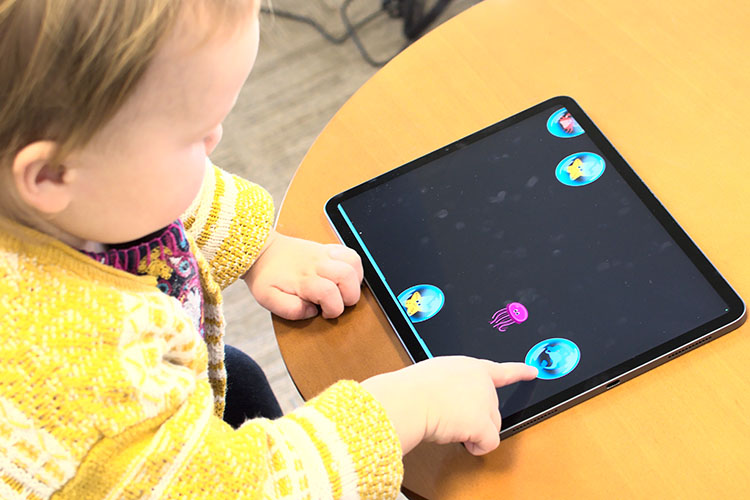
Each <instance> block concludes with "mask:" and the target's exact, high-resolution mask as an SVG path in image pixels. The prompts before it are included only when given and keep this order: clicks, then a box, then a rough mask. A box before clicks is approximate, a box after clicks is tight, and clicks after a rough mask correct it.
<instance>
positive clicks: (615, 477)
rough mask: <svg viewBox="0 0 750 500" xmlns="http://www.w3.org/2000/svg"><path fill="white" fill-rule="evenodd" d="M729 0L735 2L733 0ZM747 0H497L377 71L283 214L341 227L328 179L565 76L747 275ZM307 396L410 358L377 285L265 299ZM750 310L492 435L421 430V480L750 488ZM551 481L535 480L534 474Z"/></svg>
mask: <svg viewBox="0 0 750 500" xmlns="http://www.w3.org/2000/svg"><path fill="white" fill-rule="evenodd" d="M730 3H731V4H733V5H730ZM748 26H750V4H747V3H744V2H739V1H737V2H724V3H721V4H720V5H719V4H717V3H716V2H698V1H693V2H684V1H680V2H678V1H674V0H666V1H662V2H646V1H642V0H639V1H633V2H622V1H615V0H581V1H578V2H554V1H552V0H548V1H541V0H487V1H485V2H483V3H480V4H478V5H476V6H475V7H472V8H471V9H469V10H467V11H465V12H463V13H462V14H460V15H458V16H457V17H455V18H453V19H452V20H450V21H448V22H446V23H445V24H443V25H441V26H440V27H438V28H436V29H435V30H433V31H432V32H430V33H429V34H427V35H426V36H424V37H423V38H422V39H420V40H419V41H417V42H416V43H415V44H413V45H412V46H411V47H409V48H408V49H406V50H405V51H404V52H402V53H401V54H400V55H399V56H397V57H396V58H395V59H394V60H393V61H391V62H390V63H389V64H388V65H386V66H385V67H384V68H382V69H381V70H380V71H378V73H377V74H375V76H373V77H372V78H371V79H370V80H369V81H368V82H367V83H366V84H365V85H364V86H362V88H361V89H360V90H359V91H358V92H357V93H356V94H355V95H354V96H352V97H351V99H349V101H348V102H347V103H346V104H345V105H344V106H343V107H342V108H341V109H340V110H339V112H338V113H337V114H336V115H335V117H334V118H333V119H332V120H331V122H330V123H329V124H328V125H327V126H326V128H325V129H324V130H323V132H322V133H321V135H320V136H319V137H318V139H317V140H316V141H315V143H314V144H313V146H312V147H311V149H310V151H309V152H308V154H307V156H306V157H305V159H304V161H303V162H302V164H301V165H300V167H299V170H298V171H297V173H296V175H295V177H294V179H293V181H292V183H291V186H290V187H289V191H288V192H287V195H286V197H285V199H284V202H283V204H282V206H281V209H280V213H279V220H278V225H277V229H278V230H279V231H280V232H282V233H284V234H289V235H292V236H298V237H302V238H309V239H313V240H317V241H323V242H336V241H337V239H336V236H335V233H334V232H333V231H332V229H331V228H330V226H329V224H328V222H327V219H326V218H325V215H324V213H323V205H324V203H325V202H326V201H327V200H328V199H329V198H330V197H331V196H333V195H335V194H337V193H339V192H341V191H343V190H345V189H347V188H349V187H351V186H354V185H356V184H359V183H360V182H363V181H365V180H367V179H369V178H371V177H374V176H376V175H378V174H380V173H382V172H385V171H387V170H390V169H392V168H395V167H397V166H399V165H401V164H403V163H406V162H407V161H409V160H412V159H414V158H417V157H419V156H422V155H424V154H425V153H428V152H430V151H432V150H434V149H437V148H439V147H441V146H443V145H446V144H449V143H451V142H453V141H455V140H457V139H459V138H461V137H464V136H466V135H468V134H470V133H471V132H474V131H476V130H479V129H481V128H483V127H485V126H487V125H489V124H492V123H494V122H497V121H499V120H501V119H503V118H506V117H508V116H510V115H512V114H514V113H516V112H518V111H521V110H523V109H525V108H527V107H529V106H531V105H533V104H536V103H538V102H540V101H543V100H545V99H546V98H548V97H551V96H554V95H561V94H564V95H569V96H572V97H573V98H574V99H576V100H577V101H578V102H579V103H580V104H581V106H582V107H583V109H584V110H586V111H587V113H588V114H589V115H590V116H591V118H592V119H593V120H594V122H595V123H597V125H598V126H599V127H600V128H601V129H602V131H603V132H604V133H605V134H606V135H607V137H608V138H609V139H610V141H612V143H613V144H614V145H615V146H616V147H617V148H618V150H619V151H620V153H621V154H622V155H623V156H624V157H625V158H626V159H627V160H628V162H629V163H630V164H631V165H632V166H633V168H634V169H635V171H636V172H637V173H638V174H639V175H640V176H641V178H642V179H643V180H644V181H645V182H646V184H647V185H649V187H650V188H651V189H652V190H653V191H654V193H655V194H656V195H657V196H658V197H659V199H660V200H661V201H662V202H663V203H664V205H665V206H666V207H667V208H668V209H669V210H670V212H671V213H672V214H673V216H674V217H675V218H676V219H677V220H678V221H679V222H680V224H681V225H682V226H683V228H684V229H685V230H686V231H687V232H688V234H690V235H691V237H692V238H693V239H694V240H695V241H696V243H697V244H698V245H699V246H700V247H701V249H702V250H703V251H704V252H705V253H706V255H707V256H708V257H709V259H711V260H712V262H713V263H714V264H715V265H716V267H717V268H718V269H719V270H720V271H721V272H722V273H723V274H724V276H725V277H726V278H727V280H728V281H729V282H730V283H731V284H732V285H733V286H734V288H735V289H736V290H737V291H738V292H739V293H740V295H742V296H747V295H749V292H750V259H748V249H747V246H748V243H750V229H748V228H750V201H748V200H749V199H750V189H749V186H750V183H749V182H748V180H747V176H748V175H750V169H748V167H747V165H748V158H749V157H750V138H749V137H748V134H749V133H750V127H748V125H747V123H748V117H749V116H750V92H749V90H750V64H748V63H747V60H746V56H747V51H748V47H750V30H748V29H747V27H748ZM274 328H275V330H276V334H277V339H278V342H279V346H280V349H281V353H282V355H283V357H284V360H285V362H286V364H287V367H288V368H289V371H290V373H291V376H292V378H293V380H294V382H295V383H296V385H297V387H298V388H299V390H300V392H301V394H302V395H303V397H305V398H310V397H312V396H314V395H315V394H316V393H318V392H320V391H321V390H322V389H324V388H325V387H327V386H328V385H330V384H331V383H333V382H334V381H336V380H338V379H342V378H349V379H356V380H363V379H365V378H367V377H369V376H371V375H374V374H376V373H380V372H384V371H390V370H394V369H398V368H400V367H403V366H406V365H407V364H408V363H409V362H410V361H409V357H408V356H407V354H406V353H405V352H404V350H403V348H402V346H401V344H400V342H399V340H398V338H397V337H396V336H395V334H394V333H393V331H392V329H391V327H390V325H389V323H388V321H387V320H386V318H385V316H384V315H383V313H382V312H381V310H380V308H379V307H378V304H377V302H376V301H375V299H374V298H373V296H372V294H370V293H369V290H366V289H365V290H364V293H363V296H362V299H361V300H360V302H359V303H358V304H357V305H356V306H354V307H351V308H348V309H347V311H346V312H345V313H344V314H343V315H342V316H341V317H339V318H338V319H335V320H324V319H322V318H320V317H318V318H315V319H312V320H308V321H302V322H288V321H284V320H280V319H279V318H274ZM747 331H748V327H747V326H743V327H741V328H739V329H738V330H736V331H733V332H731V333H729V334H728V335H725V336H723V337H721V338H719V339H717V340H715V341H712V342H710V343H708V344H706V345H704V346H701V347H700V348H698V349H696V350H694V351H692V352H689V353H687V354H685V355H683V356H680V357H678V358H676V359H674V360H672V361H670V362H669V363H666V364H665V365H662V366H660V367H658V368H656V369H654V370H651V371H649V372H647V373H645V374H643V375H641V376H638V377H636V378H635V379H633V380H632V381H629V382H628V383H626V384H623V385H622V386H620V387H618V388H616V389H613V390H611V391H608V392H606V393H604V394H602V395H599V396H597V397H595V398H593V399H591V400H588V401H586V402H584V403H582V404H579V405H577V406H575V407H573V408H571V409H569V410H566V411H564V412H562V413H560V414H558V415H555V416H554V417H552V418H550V419H548V420H545V421H544V422H542V423H539V424H537V425H534V426H532V427H530V428H528V429H526V430H524V431H522V432H520V433H519V434H517V435H515V436H512V437H510V438H508V439H506V440H504V441H503V442H501V444H500V446H499V448H498V449H497V450H495V451H494V452H492V453H490V454H489V455H486V456H484V457H474V456H471V455H470V454H469V453H467V452H466V451H465V450H464V449H463V448H462V447H461V446H460V445H448V446H438V445H433V444H422V445H420V446H419V447H418V448H417V449H415V450H414V451H413V452H411V453H409V454H408V455H407V456H406V457H405V470H406V475H405V479H404V485H405V488H406V489H407V490H409V491H410V492H414V493H416V494H418V495H420V496H423V497H427V498H430V499H448V498H450V499H454V498H467V499H469V498H470V499H476V498H500V497H507V498H527V497H537V496H540V495H542V494H545V495H554V496H555V497H559V498H567V497H576V498H580V497H584V496H586V495H589V496H593V497H600V496H603V495H605V494H607V495H615V496H617V497H625V498H633V497H645V496H647V495H648V496H652V495H653V494H654V492H657V491H658V492H659V493H658V495H659V496H660V497H666V498H672V497H678V496H679V497H680V498H692V497H712V496H715V495H716V494H717V493H718V492H721V495H722V496H723V497H732V496H740V495H741V494H742V493H745V494H747V493H748V492H750V474H748V473H747V467H748V464H750V433H749V432H748V424H747V422H748V416H747V414H748V413H750V377H749V376H748V375H747V373H748V372H747V361H746V359H745V356H746V355H747V353H750V337H748V335H747ZM540 491H541V492H544V493H541V492H540Z"/></svg>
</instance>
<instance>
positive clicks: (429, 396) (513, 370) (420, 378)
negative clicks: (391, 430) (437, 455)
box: [362, 356, 537, 455]
mask: <svg viewBox="0 0 750 500" xmlns="http://www.w3.org/2000/svg"><path fill="white" fill-rule="evenodd" d="M536 376H537V370H536V368H534V367H531V366H528V365H525V364H523V363H495V362H493V361H488V360H484V359H475V358H469V357H465V356H448V357H438V358H432V359H429V360H426V361H422V362H420V363H417V364H415V365H411V366H408V367H406V368H404V369H402V370H398V371H395V372H391V373H385V374H382V375H377V376H375V377H372V378H369V379H367V380H365V381H364V382H362V386H363V387H364V388H365V389H367V390H368V391H370V393H372V395H373V396H375V398H376V399H377V400H378V401H380V403H381V404H382V405H383V406H384V407H385V410H386V413H388V416H389V417H390V419H391V421H392V422H393V425H394V427H395V428H396V433H397V434H398V436H399V439H400V440H401V449H402V451H403V453H404V454H406V453H407V452H409V451H410V450H411V449H412V448H414V447H415V446H416V445H417V444H419V443H420V441H434V442H437V443H441V444H442V443H464V445H465V446H466V449H467V450H468V451H469V453H471V454H473V455H483V454H485V453H489V452H490V451H492V450H494V449H495V448H497V446H498V444H499V443H500V426H501V418H500V411H499V409H498V406H499V405H498V399H497V392H496V391H495V388H496V387H502V386H505V385H510V384H513V383H515V382H518V381H521V380H533V379H534V378H535V377H536Z"/></svg>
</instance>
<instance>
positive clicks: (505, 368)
mask: <svg viewBox="0 0 750 500" xmlns="http://www.w3.org/2000/svg"><path fill="white" fill-rule="evenodd" d="M487 363H488V365H489V374H490V377H492V382H493V383H494V384H495V387H503V386H506V385H510V384H515V383H516V382H520V381H522V380H534V379H535V378H536V377H537V375H538V374H539V370H537V369H536V368H534V367H533V366H529V365H527V364H525V363H496V362H494V361H487Z"/></svg>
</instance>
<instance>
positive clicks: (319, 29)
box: [260, 7, 384, 45]
mask: <svg viewBox="0 0 750 500" xmlns="http://www.w3.org/2000/svg"><path fill="white" fill-rule="evenodd" d="M260 11H261V12H262V13H264V14H271V15H276V16H279V17H283V18H286V19H290V20H292V21H297V22H300V23H304V24H307V25H308V26H311V27H312V28H315V31H317V32H318V33H320V34H321V35H323V38H325V39H326V40H328V41H329V42H331V43H333V44H335V45H340V44H342V43H344V42H345V41H347V40H348V39H349V38H350V37H351V33H350V32H349V31H347V32H346V33H344V34H343V35H339V36H336V35H332V34H331V33H329V32H328V31H326V29H325V28H324V27H323V26H321V25H320V24H318V23H317V22H316V21H315V20H313V19H311V18H309V17H305V16H301V15H299V14H295V13H294V12H289V11H286V10H280V9H276V8H274V9H269V8H268V7H261V8H260ZM383 13H384V11H383V9H378V10H376V11H375V12H373V13H372V14H370V15H368V16H367V17H365V18H364V19H362V20H361V21H358V22H357V23H356V24H355V25H354V26H353V29H359V28H361V27H362V26H364V25H365V24H367V23H369V22H370V21H372V20H373V19H375V18H376V17H378V16H380V15H381V14H383Z"/></svg>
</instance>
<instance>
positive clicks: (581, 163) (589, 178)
mask: <svg viewBox="0 0 750 500" xmlns="http://www.w3.org/2000/svg"><path fill="white" fill-rule="evenodd" d="M604 166H605V163H604V159H603V158H602V157H601V156H599V155H598V154H596V153H574V154H572V155H569V156H566V157H565V158H563V160H562V161H561V162H560V163H558V164H557V168H556V169H555V176H556V177H557V180H558V181H560V182H562V183H563V184H565V185H566V186H585V185H586V184H591V183H592V182H594V181H595V180H597V179H598V178H599V177H601V175H602V174H603V173H604Z"/></svg>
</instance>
